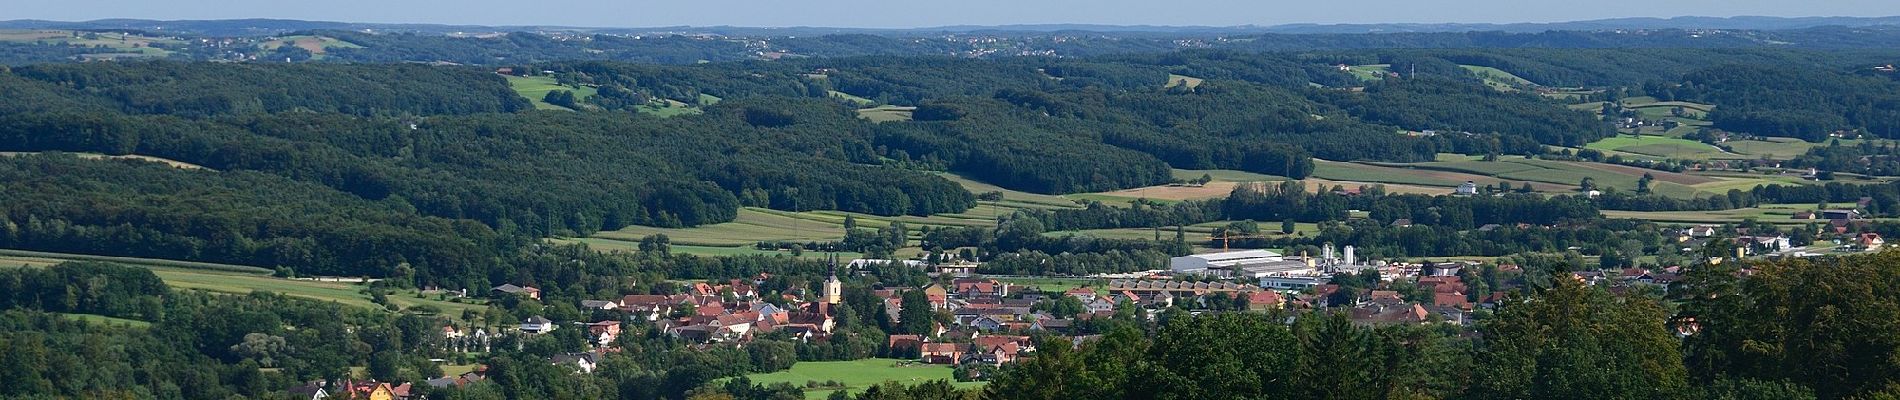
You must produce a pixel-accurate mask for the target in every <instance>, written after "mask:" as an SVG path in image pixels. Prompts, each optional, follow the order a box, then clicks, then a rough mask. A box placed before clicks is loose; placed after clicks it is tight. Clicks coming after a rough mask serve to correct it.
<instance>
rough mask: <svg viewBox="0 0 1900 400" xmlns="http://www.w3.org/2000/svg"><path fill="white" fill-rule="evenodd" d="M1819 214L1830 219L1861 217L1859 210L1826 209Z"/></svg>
mask: <svg viewBox="0 0 1900 400" xmlns="http://www.w3.org/2000/svg"><path fill="white" fill-rule="evenodd" d="M1821 215H1822V216H1823V217H1824V218H1827V219H1830V220H1850V219H1861V215H1860V210H1827V211H1822V212H1821Z"/></svg>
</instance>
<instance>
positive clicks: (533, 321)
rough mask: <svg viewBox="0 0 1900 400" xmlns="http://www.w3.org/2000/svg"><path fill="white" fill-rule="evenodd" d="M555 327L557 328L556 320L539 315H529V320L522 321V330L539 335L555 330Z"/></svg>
mask: <svg viewBox="0 0 1900 400" xmlns="http://www.w3.org/2000/svg"><path fill="white" fill-rule="evenodd" d="M554 328H555V326H554V321H550V320H548V319H547V318H542V317H541V316H539V315H536V316H532V317H528V319H527V320H525V321H521V331H522V332H527V333H532V334H537V335H538V334H543V333H548V332H553V331H554Z"/></svg>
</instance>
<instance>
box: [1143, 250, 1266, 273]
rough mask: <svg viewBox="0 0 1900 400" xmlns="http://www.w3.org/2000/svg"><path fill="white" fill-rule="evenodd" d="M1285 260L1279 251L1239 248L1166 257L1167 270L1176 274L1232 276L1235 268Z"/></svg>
mask: <svg viewBox="0 0 1900 400" xmlns="http://www.w3.org/2000/svg"><path fill="white" fill-rule="evenodd" d="M1282 261H1286V257H1284V256H1281V255H1280V253H1275V252H1273V251H1269V250H1241V251H1229V252H1224V253H1207V254H1195V255H1189V256H1181V257H1174V258H1170V259H1168V270H1170V271H1173V272H1174V273H1175V274H1177V275H1214V276H1222V277H1226V276H1233V274H1234V271H1235V270H1239V269H1242V268H1246V267H1252V266H1264V265H1268V264H1275V263H1279V262H1282Z"/></svg>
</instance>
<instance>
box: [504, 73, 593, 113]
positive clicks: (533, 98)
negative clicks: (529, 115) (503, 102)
mask: <svg viewBox="0 0 1900 400" xmlns="http://www.w3.org/2000/svg"><path fill="white" fill-rule="evenodd" d="M502 76H504V77H507V78H508V87H510V88H514V89H515V93H520V94H521V97H525V98H527V99H528V101H530V102H533V103H534V108H535V109H539V110H567V109H568V108H567V107H562V106H557V105H553V104H548V103H547V102H545V101H541V99H542V98H546V97H547V95H548V92H552V91H556V90H568V91H573V92H574V96H575V97H576V98H579V99H586V98H589V97H594V94H595V93H596V92H598V90H596V89H594V88H590V87H581V88H573V87H567V86H561V84H560V83H558V82H556V81H555V80H554V77H550V76H530V77H523V76H514V75H502Z"/></svg>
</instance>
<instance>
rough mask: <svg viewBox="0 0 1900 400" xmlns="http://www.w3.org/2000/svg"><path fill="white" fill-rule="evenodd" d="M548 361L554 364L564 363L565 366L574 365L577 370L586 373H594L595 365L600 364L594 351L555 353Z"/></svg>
mask: <svg viewBox="0 0 1900 400" xmlns="http://www.w3.org/2000/svg"><path fill="white" fill-rule="evenodd" d="M548 362H549V363H553V364H554V365H564V366H568V367H572V368H574V369H575V370H578V371H580V372H581V373H585V374H591V373H594V367H595V366H596V365H599V362H598V359H597V358H596V356H595V355H594V353H567V354H556V355H554V357H549V358H548Z"/></svg>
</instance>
